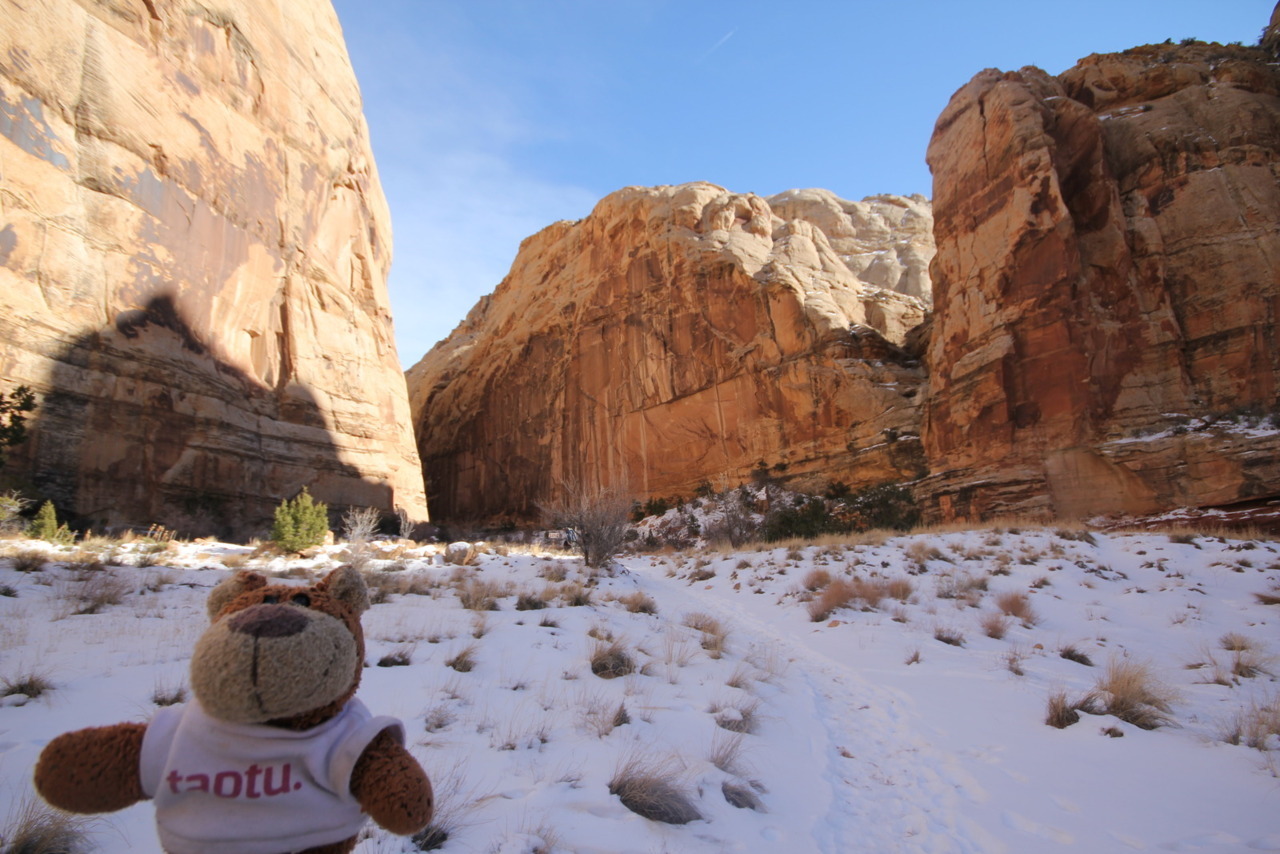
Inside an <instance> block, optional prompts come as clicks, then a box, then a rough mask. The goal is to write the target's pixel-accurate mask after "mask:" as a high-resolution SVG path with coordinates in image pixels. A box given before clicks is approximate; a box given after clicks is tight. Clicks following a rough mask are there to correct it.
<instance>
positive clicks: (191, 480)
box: [0, 0, 426, 535]
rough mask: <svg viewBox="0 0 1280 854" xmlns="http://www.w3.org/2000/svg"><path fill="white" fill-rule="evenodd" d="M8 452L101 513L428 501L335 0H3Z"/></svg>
mask: <svg viewBox="0 0 1280 854" xmlns="http://www.w3.org/2000/svg"><path fill="white" fill-rule="evenodd" d="M0 23H3V27H2V28H0V56H2V57H4V59H3V61H0V111H2V112H3V115H0V208H2V210H3V225H2V227H0V306H2V308H3V311H0V382H3V383H4V384H6V385H13V384H17V383H27V384H29V385H31V386H32V387H33V388H35V389H36V390H37V392H39V394H40V396H41V408H40V412H39V416H38V419H37V420H36V422H35V423H34V425H33V431H32V438H31V440H30V441H29V442H28V443H27V444H26V445H24V446H23V447H22V448H20V449H19V451H18V452H17V453H15V454H14V455H13V460H12V462H11V470H12V471H11V473H12V474H15V475H17V476H19V477H21V478H25V479H27V480H29V481H30V482H31V484H33V485H34V487H35V489H36V490H37V491H39V492H41V493H42V494H44V495H47V496H49V497H52V498H54V499H55V501H57V502H58V503H59V504H60V505H61V506H62V508H63V509H64V511H71V512H74V513H76V514H78V515H79V517H80V519H81V520H82V521H84V522H87V523H91V524H94V525H104V524H105V525H120V524H144V525H145V524H148V523H151V522H159V523H163V524H166V525H169V526H171V527H177V528H180V529H182V530H185V531H189V532H192V533H204V532H205V530H203V529H216V530H217V531H218V532H219V533H221V534H223V535H228V534H240V535H244V534H247V533H252V532H255V531H259V530H261V529H262V528H263V527H264V524H265V523H266V522H267V521H269V518H270V513H271V509H272V508H273V507H274V506H275V504H276V503H277V502H278V501H279V499H280V498H282V497H287V496H291V495H293V494H294V493H296V492H297V491H298V490H299V489H300V488H301V487H302V486H310V487H311V492H312V493H313V494H314V495H315V496H316V497H317V498H319V499H322V500H325V501H328V502H331V503H332V504H337V505H343V504H357V505H369V506H376V507H382V508H387V509H389V508H391V507H392V506H393V505H398V506H401V507H404V508H406V509H407V510H408V511H409V512H410V513H411V514H412V515H414V516H416V517H418V518H425V514H426V507H425V499H424V495H423V490H422V480H421V476H420V469H419V467H418V461H417V456H416V451H415V448H414V445H413V441H412V434H411V432H410V427H409V420H408V401H407V396H406V394H405V389H404V384H403V379H402V377H401V375H400V371H399V367H398V361H397V358H396V352H395V346H394V343H393V340H392V333H391V317H390V310H389V306H388V300H387V295H386V289H385V279H386V271H387V267H388V265H389V264H390V239H391V235H390V228H389V216H388V212H387V208H386V202H385V200H384V197H383V194H382V190H381V187H380V185H379V183H378V178H377V173H376V170H375V168H374V165H373V160H372V156H371V154H370V149H369V145H368V138H367V131H366V128H365V124H364V119H363V116H362V114H361V105H360V94H359V90H358V88H357V85H356V81H355V77H354V74H353V73H352V70H351V66H350V63H349V61H348V59H347V55H346V50H345V47H344V44H343V40H342V34H341V31H340V29H339V26H338V21H337V18H336V16H335V14H334V11H333V9H332V7H331V5H330V4H329V3H328V2H326V0H297V2H288V3H283V2H279V0H255V2H247V0H226V1H225V2H222V3H220V4H218V5H217V7H216V9H215V8H214V7H205V6H201V5H199V4H189V3H180V2H176V0H103V2H92V3H87V2H73V0H31V2H24V3H22V4H21V5H15V4H8V5H7V6H6V7H5V9H4V11H2V12H0Z"/></svg>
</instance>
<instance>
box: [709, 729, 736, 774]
mask: <svg viewBox="0 0 1280 854" xmlns="http://www.w3.org/2000/svg"><path fill="white" fill-rule="evenodd" d="M741 760H742V734H741V733H736V732H718V733H716V734H715V736H714V737H712V739H711V752H710V753H709V754H707V761H708V762H710V763H711V764H712V765H714V766H716V767H717V768H719V769H720V770H721V771H723V772H724V773H726V774H733V775H735V776H737V775H739V774H741V773H742V767H741Z"/></svg>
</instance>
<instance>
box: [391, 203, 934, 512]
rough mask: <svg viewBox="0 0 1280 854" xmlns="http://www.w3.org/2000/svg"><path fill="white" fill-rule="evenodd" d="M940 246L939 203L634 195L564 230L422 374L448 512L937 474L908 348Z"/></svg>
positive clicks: (542, 241) (421, 438)
mask: <svg viewBox="0 0 1280 854" xmlns="http://www.w3.org/2000/svg"><path fill="white" fill-rule="evenodd" d="M931 254H932V234H931V217H930V212H929V204H928V202H927V201H926V200H925V199H923V198H921V197H912V198H903V197H896V196H878V197H874V198H872V199H868V200H866V201H864V202H846V201H843V200H840V199H837V198H836V197H835V196H833V195H831V194H830V193H826V192H824V191H817V190H806V191H796V192H791V193H784V194H782V195H780V196H775V197H773V198H770V199H763V198H760V197H757V196H753V195H738V194H733V193H729V192H726V191H725V190H723V189H721V188H719V187H716V186H713V185H711V184H688V185H684V186H678V187H657V188H639V187H630V188H627V189H624V190H621V191H619V192H616V193H614V194H612V195H610V196H608V197H607V198H605V199H604V200H603V201H601V202H600V204H599V205H598V206H597V207H596V209H595V210H594V211H593V212H592V214H591V215H590V216H589V217H587V218H586V219H584V220H581V221H579V222H574V223H569V222H561V223H556V224H554V225H552V226H550V227H548V228H547V229H545V230H543V231H542V232H540V233H538V234H536V235H534V236H533V237H530V238H529V239H527V240H526V241H525V242H524V244H523V245H522V246H521V248H520V252H519V255H518V256H517V258H516V260H515V263H514V264H513V265H512V269H511V273H510V275H508V277H507V278H506V279H505V280H504V281H503V282H502V283H501V285H500V286H499V287H498V288H497V290H496V291H495V292H494V293H493V294H492V295H490V296H488V297H485V298H484V299H483V300H482V301H481V302H480V304H479V305H477V306H476V307H475V309H473V310H472V312H471V314H470V315H469V316H468V317H467V319H466V320H465V321H464V322H463V323H462V324H461V325H460V326H459V327H458V328H457V329H456V330H455V331H454V332H453V334H452V335H451V336H449V338H447V339H446V340H445V341H443V342H441V343H440V344H438V345H437V346H436V347H435V348H433V349H432V350H431V352H430V353H428V354H427V355H426V356H425V357H424V358H423V359H422V361H421V362H419V363H418V364H417V365H415V366H414V367H413V368H412V369H410V371H409V374H408V376H409V388H410V398H411V401H412V408H413V418H414V424H415V426H416V428H417V431H418V443H419V444H418V448H419V452H420V454H421V455H422V458H423V465H424V468H425V471H426V475H427V484H428V492H429V494H430V497H431V502H432V508H433V512H434V513H435V514H436V515H437V516H438V517H441V518H446V519H454V520H456V519H465V518H493V517H497V516H507V517H511V518H523V519H528V518H531V517H533V516H535V515H536V513H537V506H536V505H537V504H538V502H540V501H548V500H553V499H554V498H556V497H557V496H558V495H559V494H560V490H561V489H562V488H563V487H564V486H565V485H571V486H584V487H591V488H594V487H598V486H606V487H612V486H616V487H620V488H623V489H626V490H627V491H629V492H630V493H631V494H632V495H633V496H634V497H636V498H641V499H643V498H645V497H652V496H664V497H665V496H671V495H676V494H683V495H686V496H687V495H690V494H691V493H692V492H693V491H694V490H695V489H697V488H698V486H699V485H701V484H703V483H708V484H710V485H711V486H713V487H717V488H721V487H726V486H733V485H737V484H739V483H742V482H745V481H748V480H750V479H751V478H752V477H753V475H755V476H758V473H760V472H768V473H769V474H770V475H771V476H776V477H778V478H780V479H782V480H784V481H786V482H788V483H791V484H793V485H796V486H805V487H808V488H811V489H820V488H821V487H822V486H824V485H825V484H826V483H827V482H828V481H833V480H834V481H843V482H845V483H846V484H848V485H850V486H859V485H864V484H872V483H881V482H884V481H898V480H903V479H911V478H914V477H917V476H918V475H919V474H920V473H921V472H922V467H921V457H920V452H919V451H920V446H919V441H918V437H917V435H916V424H917V423H918V418H919V415H918V397H917V388H918V387H919V385H920V382H921V379H922V372H921V368H920V365H919V363H918V361H917V360H916V359H914V358H913V357H912V356H910V355H909V354H908V353H906V352H905V351H904V350H902V349H901V345H902V344H903V343H904V340H905V336H906V332H907V330H909V329H910V328H912V327H913V326H915V325H916V324H917V323H918V322H919V321H920V320H921V318H922V317H923V315H924V312H925V309H926V303H925V302H923V301H922V300H921V299H920V298H919V296H920V295H922V294H926V293H927V292H928V281H927V272H926V268H927V264H928V261H929V257H930V255H931Z"/></svg>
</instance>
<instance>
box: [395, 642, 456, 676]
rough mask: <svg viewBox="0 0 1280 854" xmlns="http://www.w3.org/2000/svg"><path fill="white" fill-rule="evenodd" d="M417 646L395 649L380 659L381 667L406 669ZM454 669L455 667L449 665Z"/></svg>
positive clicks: (404, 646) (402, 645)
mask: <svg viewBox="0 0 1280 854" xmlns="http://www.w3.org/2000/svg"><path fill="white" fill-rule="evenodd" d="M415 649H417V644H412V643H406V644H401V645H400V646H398V647H396V648H395V649H393V650H392V651H391V652H389V653H387V654H386V655H384V656H382V658H379V659H378V666H379V667H406V666H408V665H409V664H411V663H412V662H413V652H414V650H415ZM449 666H450V667H452V666H453V665H449ZM454 669H455V670H456V669H457V668H456V667H455V668H454Z"/></svg>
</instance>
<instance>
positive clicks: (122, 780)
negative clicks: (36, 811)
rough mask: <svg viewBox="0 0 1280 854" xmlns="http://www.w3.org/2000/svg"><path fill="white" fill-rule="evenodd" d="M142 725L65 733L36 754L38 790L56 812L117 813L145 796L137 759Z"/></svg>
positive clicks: (97, 728)
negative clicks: (37, 759) (37, 758)
mask: <svg viewBox="0 0 1280 854" xmlns="http://www.w3.org/2000/svg"><path fill="white" fill-rule="evenodd" d="M146 731H147V726H146V724H116V725H115V726H104V727H95V728H93V729H82V730H77V731H76V732H66V733H63V734H62V735H60V736H58V737H57V738H55V739H54V740H53V741H51V742H49V744H48V745H47V746H46V747H45V749H44V750H43V751H41V753H40V760H39V761H38V762H37V763H36V771H35V778H36V790H37V791H39V792H40V794H41V795H43V796H44V799H45V800H46V801H48V802H49V803H50V804H52V805H53V806H55V807H58V808H59V809H64V810H69V811H71V812H115V811H116V810H122V809H124V808H125V807H127V806H132V805H133V804H136V803H137V802H138V801H140V800H142V799H143V798H145V797H146V795H144V794H143V793H142V781H141V780H140V779H139V777H138V757H139V756H141V755H142V736H143V734H144V733H145V732H146Z"/></svg>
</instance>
